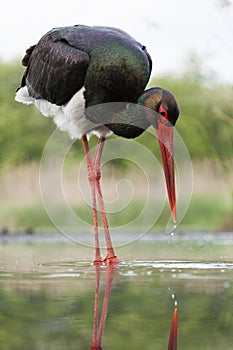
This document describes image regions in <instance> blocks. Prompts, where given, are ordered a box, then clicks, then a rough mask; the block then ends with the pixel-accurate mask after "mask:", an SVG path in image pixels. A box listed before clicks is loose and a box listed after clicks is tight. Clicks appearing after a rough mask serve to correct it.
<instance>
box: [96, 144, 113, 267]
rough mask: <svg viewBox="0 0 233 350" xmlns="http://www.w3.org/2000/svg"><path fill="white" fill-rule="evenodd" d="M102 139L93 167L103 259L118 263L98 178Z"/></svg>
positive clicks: (102, 145)
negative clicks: (100, 221) (101, 228)
mask: <svg viewBox="0 0 233 350" xmlns="http://www.w3.org/2000/svg"><path fill="white" fill-rule="evenodd" d="M104 141H105V138H104V137H101V138H100V139H99V141H98V145H97V150H96V154H95V158H94V162H93V167H94V172H95V180H96V190H97V194H98V199H99V204H100V212H101V218H102V223H103V227H104V233H105V239H106V246H107V255H106V257H105V259H104V260H105V261H107V262H108V263H114V264H116V263H119V262H120V261H119V260H118V259H117V256H116V255H115V252H114V249H113V246H112V241H111V237H110V233H109V228H108V221H107V216H106V212H105V208H104V200H103V195H102V191H101V186H100V178H101V171H100V162H101V156H102V153H103V148H104Z"/></svg>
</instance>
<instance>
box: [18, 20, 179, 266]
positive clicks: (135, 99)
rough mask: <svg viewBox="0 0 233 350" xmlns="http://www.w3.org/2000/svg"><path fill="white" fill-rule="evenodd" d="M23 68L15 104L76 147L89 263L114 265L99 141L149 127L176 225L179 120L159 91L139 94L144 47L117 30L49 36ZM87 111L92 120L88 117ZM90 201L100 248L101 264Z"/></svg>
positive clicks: (145, 67) (147, 70)
mask: <svg viewBox="0 0 233 350" xmlns="http://www.w3.org/2000/svg"><path fill="white" fill-rule="evenodd" d="M22 63H23V65H24V66H26V67H27V69H26V71H25V73H24V76H23V79H22V83H21V87H20V88H19V89H18V91H17V93H16V100H17V101H19V102H23V103H26V104H31V103H34V104H35V105H36V106H37V107H38V108H39V110H40V111H41V112H42V113H43V114H44V115H45V116H52V117H53V118H54V121H55V123H56V124H57V125H58V127H59V128H60V129H62V130H66V131H68V132H69V134H70V135H71V137H72V138H74V139H75V138H81V139H82V142H83V147H84V152H85V155H86V161H87V169H88V180H89V182H90V186H91V192H92V201H93V218H94V232H95V247H96V257H95V262H96V263H102V262H105V261H107V262H109V263H117V262H119V260H118V259H117V257H116V255H115V252H114V249H113V246H112V242H111V238H110V234H109V229H108V223H107V217H106V213H105V209H104V201H103V196H102V191H101V187H100V177H101V171H100V163H101V155H102V152H103V147H104V142H105V139H106V136H108V135H109V134H111V133H114V134H116V135H118V136H122V137H125V138H134V137H137V136H139V135H140V134H142V133H143V131H144V130H146V129H147V128H148V127H149V126H150V125H152V126H153V127H154V128H155V131H156V133H157V136H158V138H159V144H160V150H161V155H162V161H163V167H164V172H165V178H166V184H167V191H168V198H169V202H170V207H171V212H172V217H173V220H174V221H175V220H176V197H175V183H174V182H175V181H174V161H173V128H172V126H174V125H175V123H176V120H177V118H178V116H179V108H178V105H177V102H176V100H175V98H174V97H173V95H172V94H171V93H170V92H168V91H166V90H164V89H162V88H158V87H155V88H151V89H148V90H146V91H144V89H145V87H146V85H147V83H148V80H149V78H150V74H151V68H152V61H151V58H150V56H149V54H148V52H147V50H146V48H145V46H144V45H141V44H140V43H139V42H137V41H136V40H135V39H133V38H132V37H131V36H129V35H128V34H127V33H125V32H123V31H122V30H120V29H116V28H108V27H89V26H85V25H76V26H72V27H61V28H55V29H52V30H51V31H50V32H48V33H47V34H45V35H44V36H43V37H42V38H41V39H40V41H39V42H38V44H37V45H34V46H31V47H30V48H29V49H28V50H27V52H26V55H25V57H24V58H23V61H22ZM112 102H125V104H124V108H123V107H122V103H121V104H114V106H115V107H114V108H113V107H112V108H111V105H110V106H109V105H108V106H109V107H108V108H107V110H105V113H103V109H102V108H100V109H98V108H97V107H96V108H94V109H93V108H91V109H90V107H93V106H97V105H100V104H106V103H107V104H108V103H112ZM129 103H132V104H129ZM117 105H118V108H117ZM137 106H141V108H139V107H137ZM143 106H145V107H147V108H144V109H143ZM89 110H91V111H94V112H93V113H91V112H90V113H89ZM152 111H154V113H152ZM91 134H95V135H97V136H98V137H99V141H98V145H97V151H96V154H95V157H94V159H93V160H92V159H91V157H90V153H89V146H88V137H89V136H90V135H91ZM96 196H97V197H98V200H99V204H100V212H101V218H102V223H103V227H104V232H105V238H106V246H107V254H106V257H105V258H104V259H103V260H102V258H101V254H100V245H99V236H98V218H97V208H96Z"/></svg>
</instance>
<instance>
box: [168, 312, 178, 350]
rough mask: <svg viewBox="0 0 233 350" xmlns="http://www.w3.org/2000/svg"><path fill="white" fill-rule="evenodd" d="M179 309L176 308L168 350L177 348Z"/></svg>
mask: <svg viewBox="0 0 233 350" xmlns="http://www.w3.org/2000/svg"><path fill="white" fill-rule="evenodd" d="M177 331H178V310H177V309H175V311H174V314H173V317H172V324H171V329H170V337H169V343H168V350H177Z"/></svg>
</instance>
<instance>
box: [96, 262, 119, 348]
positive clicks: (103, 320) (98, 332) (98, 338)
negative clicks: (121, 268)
mask: <svg viewBox="0 0 233 350" xmlns="http://www.w3.org/2000/svg"><path fill="white" fill-rule="evenodd" d="M101 269H102V268H101V266H99V265H96V267H95V272H96V285H95V305H94V321H93V336H92V343H91V347H90V350H102V339H103V334H104V328H105V323H106V319H107V313H108V304H109V298H110V293H111V286H112V281H113V276H114V272H115V269H116V265H114V264H111V265H108V266H107V268H106V274H107V280H106V287H105V293H104V300H103V305H102V312H101V317H100V323H99V329H98V313H99V297H100V274H101Z"/></svg>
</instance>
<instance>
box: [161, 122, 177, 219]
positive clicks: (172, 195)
mask: <svg viewBox="0 0 233 350" xmlns="http://www.w3.org/2000/svg"><path fill="white" fill-rule="evenodd" d="M156 133H157V136H158V139H159V147H160V152H161V156H162V162H163V169H164V174H165V179H166V185H167V193H168V199H169V203H170V208H171V213H172V218H173V221H174V223H176V191H175V175H174V158H173V156H174V154H173V153H174V152H173V128H172V127H171V126H166V125H164V124H163V123H161V122H160V121H158V128H157V129H156Z"/></svg>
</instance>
